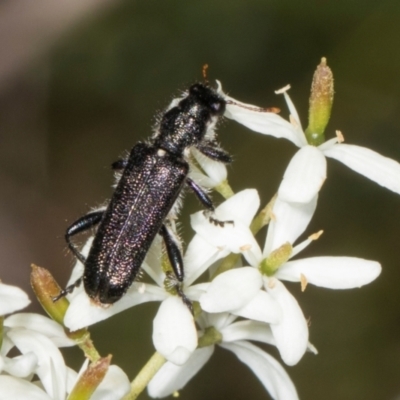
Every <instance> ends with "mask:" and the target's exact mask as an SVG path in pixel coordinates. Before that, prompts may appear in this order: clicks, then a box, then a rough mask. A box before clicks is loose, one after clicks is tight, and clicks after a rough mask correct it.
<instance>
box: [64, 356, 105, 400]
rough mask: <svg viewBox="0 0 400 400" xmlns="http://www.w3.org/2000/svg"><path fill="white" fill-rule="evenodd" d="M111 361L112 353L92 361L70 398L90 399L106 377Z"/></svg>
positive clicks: (74, 399)
mask: <svg viewBox="0 0 400 400" xmlns="http://www.w3.org/2000/svg"><path fill="white" fill-rule="evenodd" d="M110 362H111V355H109V356H107V357H104V358H100V359H99V360H98V361H96V362H93V363H91V364H90V365H89V367H88V368H87V369H86V371H85V372H84V373H83V374H82V375H81V376H80V378H79V380H78V382H77V383H76V384H75V386H74V388H73V389H72V392H71V393H70V395H69V396H68V400H86V399H88V400H89V399H90V398H91V397H92V395H93V393H94V391H95V390H96V389H97V387H98V386H99V385H100V383H101V381H102V380H103V378H104V377H105V375H106V373H107V371H108V367H109V366H110Z"/></svg>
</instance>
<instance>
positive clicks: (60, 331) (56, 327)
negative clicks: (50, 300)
mask: <svg viewBox="0 0 400 400" xmlns="http://www.w3.org/2000/svg"><path fill="white" fill-rule="evenodd" d="M4 326H7V327H9V328H26V329H30V330H32V331H35V332H39V333H41V334H42V335H44V336H46V337H48V338H49V339H50V340H51V341H52V342H53V343H54V344H55V345H56V346H57V347H69V346H75V345H76V343H75V341H73V340H72V339H70V338H69V337H68V336H67V335H66V333H65V330H64V328H63V327H62V326H61V325H60V324H58V323H57V322H55V321H53V320H51V319H50V318H48V317H45V316H44V315H40V314H34V313H18V314H14V315H10V316H9V317H8V318H6V319H5V320H4Z"/></svg>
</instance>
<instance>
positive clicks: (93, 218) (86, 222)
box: [65, 210, 105, 264]
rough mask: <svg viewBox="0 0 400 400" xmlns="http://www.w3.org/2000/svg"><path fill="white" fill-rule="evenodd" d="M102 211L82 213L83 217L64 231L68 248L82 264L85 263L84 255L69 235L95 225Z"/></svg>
mask: <svg viewBox="0 0 400 400" xmlns="http://www.w3.org/2000/svg"><path fill="white" fill-rule="evenodd" d="M104 212H105V211H104V210H100V211H93V212H91V213H89V214H86V215H84V216H83V217H81V218H79V219H78V220H76V221H75V222H74V223H73V224H72V225H71V226H69V227H68V228H67V231H66V232H65V240H66V241H67V245H68V248H69V249H70V250H71V251H72V252H73V253H74V254H75V256H76V258H77V259H78V260H79V261H80V262H81V263H82V264H84V263H85V257H84V256H83V255H82V254H81V253H80V252H79V250H78V249H77V248H76V247H75V245H74V244H73V243H72V242H71V237H72V236H74V235H76V234H78V233H81V232H84V231H87V230H88V229H90V228H93V227H94V226H96V225H97V224H98V223H99V222H100V221H101V219H102V218H103V215H104Z"/></svg>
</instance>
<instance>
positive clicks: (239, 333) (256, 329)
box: [220, 321, 275, 345]
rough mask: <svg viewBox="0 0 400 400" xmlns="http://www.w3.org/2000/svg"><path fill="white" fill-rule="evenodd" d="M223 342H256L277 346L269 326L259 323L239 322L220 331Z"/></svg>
mask: <svg viewBox="0 0 400 400" xmlns="http://www.w3.org/2000/svg"><path fill="white" fill-rule="evenodd" d="M220 332H221V334H222V337H223V340H222V341H223V342H224V343H228V342H237V341H238V340H255V341H257V342H262V343H267V344H273V345H274V344H275V339H274V337H273V335H272V331H271V328H270V326H269V324H266V323H264V322H259V321H239V322H235V323H233V324H231V325H228V326H226V327H224V328H222V329H221V330H220Z"/></svg>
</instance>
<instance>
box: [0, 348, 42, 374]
mask: <svg viewBox="0 0 400 400" xmlns="http://www.w3.org/2000/svg"><path fill="white" fill-rule="evenodd" d="M0 364H1V357H0ZM37 365H38V358H37V356H36V355H35V354H34V353H33V352H29V353H26V354H23V355H20V356H17V357H14V358H8V357H4V358H3V366H2V368H0V372H1V370H3V371H6V372H7V373H8V374H10V375H12V376H16V377H18V378H26V377H28V376H29V375H31V374H34V373H35V369H36V367H37Z"/></svg>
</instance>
